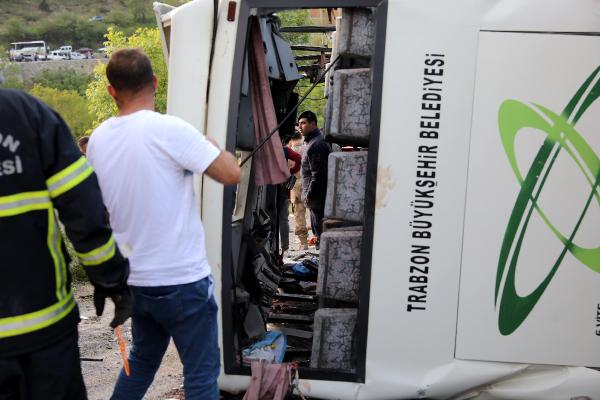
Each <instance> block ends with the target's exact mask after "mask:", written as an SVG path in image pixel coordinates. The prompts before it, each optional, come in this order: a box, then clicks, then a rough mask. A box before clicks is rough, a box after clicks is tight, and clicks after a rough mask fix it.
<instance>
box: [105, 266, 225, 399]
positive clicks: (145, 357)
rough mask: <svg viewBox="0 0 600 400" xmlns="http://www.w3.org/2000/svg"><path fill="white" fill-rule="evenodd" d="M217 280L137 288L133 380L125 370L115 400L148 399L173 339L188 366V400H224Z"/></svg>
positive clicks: (185, 383)
mask: <svg viewBox="0 0 600 400" xmlns="http://www.w3.org/2000/svg"><path fill="white" fill-rule="evenodd" d="M211 279H212V278H209V277H207V278H204V279H202V280H200V281H198V282H194V283H188V284H185V285H173V286H158V287H141V286H132V287H131V291H132V292H133V315H132V318H131V325H132V330H133V345H132V347H131V351H130V352H129V367H130V369H131V374H130V376H126V375H125V371H123V370H121V373H120V374H119V379H118V380H117V385H116V386H115V390H114V393H113V395H112V397H111V399H114V400H120V399H123V400H125V399H126V400H134V399H142V398H143V397H144V394H145V393H146V391H147V390H148V387H149V386H150V384H151V383H152V380H153V379H154V375H155V374H156V371H157V370H158V367H159V366H160V363H161V361H162V358H163V355H164V354H165V351H166V350H167V346H168V345H169V339H170V338H171V337H172V338H173V342H174V343H175V346H176V347H177V352H178V353H179V358H180V359H181V362H182V363H183V386H184V390H185V398H186V400H196V399H198V400H218V399H219V388H218V386H217V377H218V376H219V368H220V356H219V347H218V338H217V335H218V333H217V304H216V303H215V299H214V297H213V296H212V293H210V290H209V289H210V286H211V282H212V280H211Z"/></svg>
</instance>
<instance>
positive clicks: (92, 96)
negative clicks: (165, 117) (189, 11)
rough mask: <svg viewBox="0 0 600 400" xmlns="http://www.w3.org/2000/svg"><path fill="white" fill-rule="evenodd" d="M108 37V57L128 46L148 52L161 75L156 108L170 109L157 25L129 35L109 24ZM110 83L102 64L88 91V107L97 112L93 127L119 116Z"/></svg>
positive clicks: (160, 109) (156, 71)
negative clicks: (109, 86)
mask: <svg viewBox="0 0 600 400" xmlns="http://www.w3.org/2000/svg"><path fill="white" fill-rule="evenodd" d="M106 39H107V41H106V42H105V45H106V47H107V54H108V55H109V56H110V54H112V53H113V52H114V51H115V50H118V49H121V48H128V47H137V48H141V49H142V50H144V52H145V53H146V54H147V55H148V58H150V61H151V62H152V69H153V70H154V74H155V75H156V76H157V78H158V88H157V90H156V111H158V112H161V113H164V112H165V111H166V109H167V66H166V64H165V60H164V56H163V52H162V43H161V41H160V33H159V31H158V28H138V29H137V30H136V31H135V32H134V33H133V34H132V35H131V36H129V37H128V36H126V35H125V34H124V33H123V32H122V31H119V30H117V29H115V28H113V27H109V28H108V33H107V34H106ZM107 86H108V80H107V79H106V66H105V65H104V64H101V63H99V64H98V66H97V67H96V68H95V69H94V75H93V78H92V81H91V82H90V84H89V86H88V88H87V91H86V98H87V101H88V110H89V111H90V113H91V114H92V115H94V123H93V126H94V127H96V126H98V125H100V123H102V122H103V121H105V120H106V119H108V118H110V117H112V116H114V115H117V106H116V105H115V103H114V101H113V99H112V98H111V97H110V96H109V94H108V93H107V92H106V87H107Z"/></svg>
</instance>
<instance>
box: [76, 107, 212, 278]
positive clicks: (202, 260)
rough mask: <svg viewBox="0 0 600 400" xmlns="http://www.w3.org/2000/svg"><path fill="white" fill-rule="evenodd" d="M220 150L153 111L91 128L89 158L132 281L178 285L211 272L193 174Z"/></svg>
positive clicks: (186, 126) (175, 120)
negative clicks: (92, 130) (128, 263)
mask: <svg viewBox="0 0 600 400" xmlns="http://www.w3.org/2000/svg"><path fill="white" fill-rule="evenodd" d="M219 153H220V151H219V150H218V149H217V148H216V147H215V146H214V145H213V144H211V143H210V142H209V141H207V140H206V139H205V137H204V135H202V134H201V133H200V132H198V131H197V130H196V129H195V128H194V127H193V126H192V125H190V124H188V123H187V122H185V121H183V120H181V119H179V118H177V117H173V116H169V115H162V114H159V113H156V112H153V111H148V110H142V111H138V112H136V113H133V114H129V115H126V116H122V117H113V118H110V119H108V120H107V121H105V122H104V123H102V124H101V125H100V126H99V127H98V128H96V130H95V131H94V133H93V134H92V136H91V138H90V142H89V145H88V148H87V157H88V160H89V162H90V164H91V165H92V167H94V170H95V171H96V175H97V176H98V180H99V183H100V188H101V189H102V197H103V199H104V204H105V205H106V207H107V208H108V212H109V213H110V223H111V226H112V228H113V232H114V235H115V239H116V240H117V243H119V247H121V248H123V249H125V251H124V252H125V253H126V255H128V257H129V262H130V269H131V272H130V275H129V280H128V283H129V284H130V285H134V286H167V285H179V284H184V283H190V282H195V281H197V280H200V279H202V278H204V277H206V276H208V275H210V266H209V265H208V261H207V259H206V249H205V245H204V228H203V227H202V222H201V221H200V215H199V212H198V209H197V207H196V205H195V204H194V189H193V181H192V176H193V174H192V172H195V173H197V174H202V173H203V172H204V171H205V170H206V168H207V167H208V166H209V165H210V164H211V163H212V162H213V161H214V160H215V159H216V158H217V157H218V155H219ZM127 253H129V254H127Z"/></svg>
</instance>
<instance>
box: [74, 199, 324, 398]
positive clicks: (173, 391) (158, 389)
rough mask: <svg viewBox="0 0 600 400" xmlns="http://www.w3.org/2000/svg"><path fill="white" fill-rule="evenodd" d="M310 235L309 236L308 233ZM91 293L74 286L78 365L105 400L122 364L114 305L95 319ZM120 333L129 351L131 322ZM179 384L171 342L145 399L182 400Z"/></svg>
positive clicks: (293, 245) (294, 241)
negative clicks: (113, 325)
mask: <svg viewBox="0 0 600 400" xmlns="http://www.w3.org/2000/svg"><path fill="white" fill-rule="evenodd" d="M290 214H291V213H290ZM307 214H308V211H307ZM307 219H308V218H307ZM307 222H308V221H307ZM289 225H290V251H289V252H288V253H287V254H286V255H285V259H284V261H291V260H292V258H293V257H296V256H298V255H300V254H302V253H304V252H303V251H298V248H299V245H300V242H299V241H298V238H297V237H296V235H294V233H293V231H294V228H293V226H294V222H293V216H292V215H290V217H289ZM307 225H308V226H309V227H310V223H307ZM309 229H310V228H309ZM309 236H312V235H311V234H309ZM309 252H310V253H313V254H314V255H316V254H318V252H315V248H314V246H311V247H310V248H309ZM92 294H93V288H92V286H91V285H90V284H89V283H79V284H77V285H75V295H76V298H77V303H78V305H79V311H80V314H81V323H80V324H79V348H80V352H81V357H82V363H81V364H82V371H83V378H84V380H85V384H86V387H87V390H88V397H89V400H106V399H109V398H110V395H111V394H112V390H113V388H114V385H115V382H116V381H117V377H118V376H119V372H120V370H121V368H122V365H123V363H122V361H121V353H120V351H119V345H118V343H117V338H116V336H115V334H114V331H113V330H112V329H111V328H110V327H109V325H108V324H109V322H110V320H111V318H112V315H113V309H114V307H113V304H112V302H111V301H110V300H107V302H106V308H105V310H104V315H103V316H101V317H97V316H96V311H95V309H94V304H93V299H92ZM121 332H122V334H123V338H124V339H125V340H126V342H127V349H128V350H129V349H130V347H131V321H127V322H126V323H125V324H124V325H123V326H122V327H121ZM182 385H183V367H182V365H181V363H180V362H179V357H178V355H177V350H176V349H175V346H174V345H173V342H172V341H171V343H170V345H169V348H168V349H167V353H166V354H165V357H164V358H163V361H162V364H161V366H160V369H159V370H158V372H157V373H156V376H155V378H154V382H153V383H152V386H151V387H150V389H149V390H148V392H147V393H146V396H145V397H144V398H145V399H148V400H176V399H177V400H179V399H183V395H182V391H183V390H182ZM222 398H223V399H233V398H241V396H228V395H226V394H222Z"/></svg>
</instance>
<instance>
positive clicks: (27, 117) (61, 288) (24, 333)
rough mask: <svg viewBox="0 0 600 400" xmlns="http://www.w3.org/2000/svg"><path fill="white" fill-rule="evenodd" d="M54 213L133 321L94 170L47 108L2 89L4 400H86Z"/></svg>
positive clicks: (100, 286)
mask: <svg viewBox="0 0 600 400" xmlns="http://www.w3.org/2000/svg"><path fill="white" fill-rule="evenodd" d="M57 212H58V215H59V217H60V220H61V221H62V223H63V224H64V226H65V230H66V233H67V235H68V237H69V239H70V240H71V242H72V243H73V246H74V248H75V252H76V253H77V255H78V258H79V260H80V262H81V264H82V265H83V267H84V269H85V271H86V272H87V274H88V276H89V278H90V281H91V282H92V284H93V285H94V287H95V291H94V304H95V306H96V312H97V313H98V315H101V314H102V311H103V309H104V301H105V299H106V297H110V298H111V299H112V300H113V302H114V303H115V318H114V319H113V321H112V322H111V326H112V327H113V328H114V327H116V326H117V325H120V324H121V323H123V322H125V320H126V319H127V318H128V317H129V316H130V314H131V300H130V299H131V296H130V295H129V289H128V287H127V284H126V282H127V276H128V274H129V265H128V263H127V260H126V259H124V258H123V257H122V256H121V253H120V252H119V249H118V248H117V246H116V243H115V240H114V237H113V235H112V232H111V229H110V227H109V226H108V223H107V218H106V213H105V211H104V206H103V204H102V197H101V194H100V189H99V188H98V182H97V180H96V176H95V174H94V171H93V170H92V168H91V167H90V165H89V164H88V163H87V161H86V159H85V157H83V156H82V155H81V153H80V152H79V150H78V149H77V146H76V145H75V142H74V141H73V137H72V136H71V133H70V132H69V129H68V128H67V126H66V124H65V123H64V122H63V120H62V119H61V118H60V116H59V115H58V114H57V113H56V112H54V111H53V110H52V109H50V108H49V107H48V106H46V105H45V104H43V103H42V102H41V101H39V100H37V99H35V98H33V97H31V96H29V95H27V94H25V93H22V92H18V91H12V90H2V89H0V254H1V257H2V261H1V262H0V273H1V274H2V275H1V276H2V278H0V399H31V400H35V399H51V400H54V399H56V400H58V399H60V400H73V399H74V400H79V399H86V398H87V395H86V390H85V386H84V384H83V378H82V376H81V366H80V359H79V347H78V346H77V323H78V322H79V313H78V310H77V304H76V303H75V298H74V295H73V291H72V289H71V274H70V272H69V268H68V266H69V257H68V253H67V252H66V251H65V245H64V242H63V241H62V239H61V234H60V230H59V225H58V221H57Z"/></svg>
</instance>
